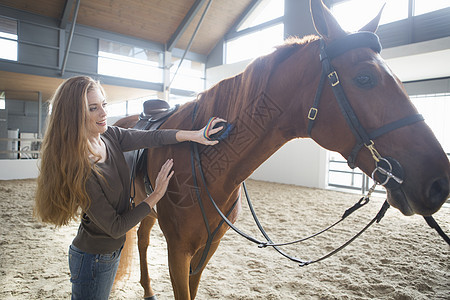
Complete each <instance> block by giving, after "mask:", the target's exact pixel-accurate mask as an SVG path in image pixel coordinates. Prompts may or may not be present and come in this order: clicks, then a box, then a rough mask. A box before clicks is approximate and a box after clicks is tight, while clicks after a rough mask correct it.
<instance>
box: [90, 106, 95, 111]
mask: <svg viewBox="0 0 450 300" xmlns="http://www.w3.org/2000/svg"><path fill="white" fill-rule="evenodd" d="M96 109H97V107H94V106H93V107H89V111H95V110H96Z"/></svg>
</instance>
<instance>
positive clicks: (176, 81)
mask: <svg viewBox="0 0 450 300" xmlns="http://www.w3.org/2000/svg"><path fill="white" fill-rule="evenodd" d="M180 60H181V58H177V57H172V67H171V68H170V78H171V80H173V82H171V85H170V87H171V88H175V89H181V90H187V91H194V92H201V91H203V90H204V89H205V64H204V63H201V62H197V61H193V60H189V59H183V63H182V64H181V66H180ZM178 67H179V69H178ZM177 69H178V70H177ZM175 73H176V74H175Z"/></svg>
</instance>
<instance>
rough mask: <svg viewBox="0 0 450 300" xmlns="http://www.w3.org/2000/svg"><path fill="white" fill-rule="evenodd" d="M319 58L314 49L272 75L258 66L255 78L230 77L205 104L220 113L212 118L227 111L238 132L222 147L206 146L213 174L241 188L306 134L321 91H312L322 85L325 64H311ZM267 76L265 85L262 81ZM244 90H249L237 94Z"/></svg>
mask: <svg viewBox="0 0 450 300" xmlns="http://www.w3.org/2000/svg"><path fill="white" fill-rule="evenodd" d="M313 55H314V53H312V52H311V51H309V52H308V53H297V54H296V55H295V57H294V56H293V55H291V56H290V58H292V59H291V60H287V59H286V60H283V61H277V64H276V65H277V67H274V70H271V71H270V73H269V75H268V76H266V75H267V74H268V73H266V74H264V75H263V74H259V73H262V71H263V70H262V68H263V67H264V64H260V65H257V66H256V67H255V68H253V70H252V71H251V72H252V73H253V74H250V75H249V74H246V73H243V74H241V75H239V76H237V77H234V78H231V79H228V80H226V81H225V82H223V83H222V84H220V85H219V87H217V89H216V90H214V91H213V92H212V93H211V94H212V97H209V98H208V99H207V100H208V101H205V103H204V106H205V107H214V106H216V109H213V110H211V111H207V110H205V111H203V114H205V115H206V117H210V115H211V114H214V113H219V114H223V113H225V114H224V115H219V116H220V117H223V118H226V119H227V120H228V121H229V122H230V123H232V125H233V126H234V128H233V130H232V131H231V134H230V135H229V137H228V138H226V139H225V140H223V141H221V142H220V143H219V144H218V145H217V146H214V147H206V148H203V153H202V159H203V160H204V161H205V162H204V163H203V165H204V166H205V167H207V168H208V172H209V173H210V176H212V177H214V178H218V177H222V178H227V179H228V180H231V181H233V182H230V184H231V185H232V184H239V183H240V182H242V181H243V180H245V179H246V178H247V177H248V176H249V175H251V173H253V171H254V170H256V168H258V166H260V165H261V164H262V163H263V162H264V161H265V160H266V159H267V158H269V157H270V156H271V155H272V154H273V153H275V151H276V150H278V149H279V148H280V147H281V146H282V145H284V144H285V143H286V142H287V141H289V140H291V139H293V138H295V137H304V136H305V135H306V129H305V127H306V123H307V122H306V121H305V119H306V115H307V111H308V109H309V108H310V106H311V104H312V99H313V98H314V92H315V91H314V89H313V88H312V87H313V86H316V84H315V83H314V81H315V80H316V79H317V81H318V77H319V76H318V74H319V71H320V66H319V65H318V66H311V65H312V64H311V63H310V62H311V61H312V60H313V57H315V56H313ZM294 63H295V64H294ZM260 66H261V67H260ZM299 66H301V67H299ZM266 72H267V70H266ZM315 73H316V74H317V76H314V74H315ZM311 75H312V76H311ZM246 76H247V77H246ZM264 76H266V77H265V79H264V80H263V81H258V79H259V78H260V77H264ZM316 77H317V78H316ZM252 80H253V81H252ZM261 82H263V83H261ZM245 85H252V87H249V86H245ZM255 87H256V88H255ZM239 90H245V91H249V92H246V93H244V94H237V93H238V92H237V91H239ZM299 90H300V91H301V95H299V93H298V91H299ZM219 94H225V95H227V97H228V99H230V100H231V103H229V102H228V104H226V103H227V101H228V99H226V98H225V99H224V98H223V97H222V98H221V97H218V96H217V95H219ZM303 99H306V100H307V101H306V103H305V102H304V101H303ZM211 102H213V103H211ZM309 102H311V103H309ZM299 116H305V117H304V118H302V117H299ZM204 117H205V116H204Z"/></svg>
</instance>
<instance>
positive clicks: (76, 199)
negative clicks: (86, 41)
mask: <svg viewBox="0 0 450 300" xmlns="http://www.w3.org/2000/svg"><path fill="white" fill-rule="evenodd" d="M52 105H53V106H52V113H51V115H50V117H49V123H48V127H47V130H46V134H45V137H44V141H43V144H42V151H41V152H42V153H41V166H40V174H39V177H38V180H37V191H36V199H35V200H36V201H35V211H34V212H35V215H36V217H37V218H38V219H40V220H41V221H43V222H46V223H51V224H55V225H57V226H62V225H66V224H68V222H69V221H70V220H72V219H77V217H78V216H79V215H80V214H79V211H81V224H80V226H79V229H78V233H77V235H76V237H75V239H74V240H73V242H72V245H71V246H70V248H69V268H70V273H71V282H72V299H84V300H85V299H108V297H109V293H110V291H111V287H112V284H113V282H114V277H115V274H116V272H117V267H118V264H119V260H120V253H121V250H122V246H123V244H124V242H125V234H126V232H127V231H128V230H130V229H131V228H133V227H134V226H135V225H136V224H138V223H139V222H140V221H141V220H142V219H143V218H144V217H145V216H146V215H147V214H149V213H150V209H151V207H153V206H154V205H155V204H156V203H157V202H158V201H159V200H160V199H161V198H162V196H163V195H164V193H165V192H166V190H167V186H168V183H169V180H170V178H171V177H172V175H173V171H172V166H173V161H172V159H169V160H167V161H166V162H165V164H164V165H163V166H162V167H161V171H160V172H159V175H158V177H157V179H156V183H155V190H154V192H153V193H152V194H151V195H149V196H148V197H147V198H146V199H145V200H144V201H143V202H142V203H141V204H139V205H137V206H136V207H135V208H134V209H131V207H130V203H129V197H130V190H129V189H130V178H129V170H128V167H127V164H126V162H125V158H124V156H123V152H125V151H130V150H135V149H140V148H149V147H158V146H163V145H168V144H174V143H179V142H183V141H193V142H197V143H201V144H204V145H214V144H216V143H217V141H210V140H208V139H206V138H205V137H204V135H203V131H204V129H202V130H198V131H181V130H157V131H152V132H150V131H141V130H133V129H122V128H118V127H114V126H108V125H107V124H106V117H107V113H106V99H105V93H104V90H103V88H102V87H101V85H100V84H99V83H98V82H97V81H95V80H93V79H92V78H90V77H86V76H79V77H73V78H70V79H67V80H66V81H65V82H63V83H62V84H61V85H60V86H59V87H58V89H57V90H56V92H55V95H54V96H53V99H52ZM219 121H223V120H221V119H216V120H215V121H214V123H213V124H212V127H214V125H215V123H217V122H219ZM220 129H221V128H217V129H212V130H211V131H210V134H214V133H215V132H218V131H219V130H220Z"/></svg>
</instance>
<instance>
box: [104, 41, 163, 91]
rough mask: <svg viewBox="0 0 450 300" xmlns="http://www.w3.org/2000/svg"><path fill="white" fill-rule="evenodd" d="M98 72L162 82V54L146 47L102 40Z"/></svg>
mask: <svg viewBox="0 0 450 300" xmlns="http://www.w3.org/2000/svg"><path fill="white" fill-rule="evenodd" d="M98 56H99V57H98V73H99V74H103V75H109V76H115V77H121V78H127V79H134V80H142V81H148V82H157V83H161V82H162V78H163V70H162V54H161V53H158V52H155V51H151V50H148V49H144V48H139V47H134V46H130V45H125V44H120V43H116V42H110V41H105V40H100V45H99V52H98Z"/></svg>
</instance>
